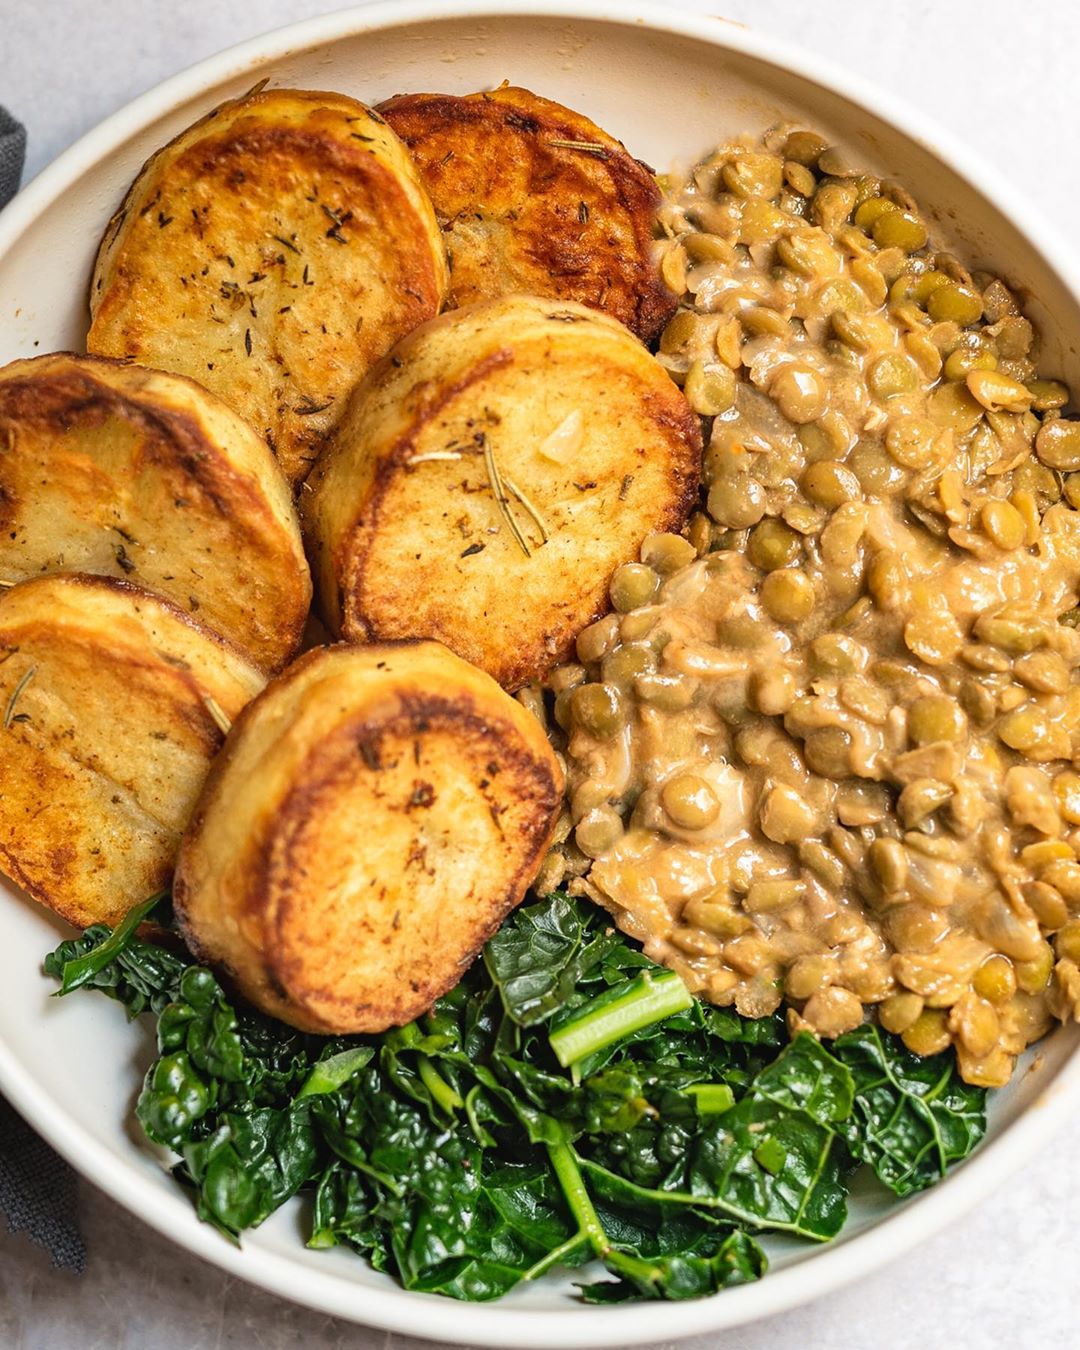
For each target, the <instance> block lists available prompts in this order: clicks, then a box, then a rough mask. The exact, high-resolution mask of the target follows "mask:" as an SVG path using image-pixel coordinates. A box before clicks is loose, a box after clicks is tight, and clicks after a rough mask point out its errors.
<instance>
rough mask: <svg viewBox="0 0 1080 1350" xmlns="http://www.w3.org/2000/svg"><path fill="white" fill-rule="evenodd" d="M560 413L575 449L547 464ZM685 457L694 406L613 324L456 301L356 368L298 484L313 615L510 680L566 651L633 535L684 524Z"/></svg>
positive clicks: (693, 443) (593, 612) (580, 311)
mask: <svg viewBox="0 0 1080 1350" xmlns="http://www.w3.org/2000/svg"><path fill="white" fill-rule="evenodd" d="M568 418H570V419H575V418H580V421H581V435H580V444H579V445H577V446H576V447H573V448H572V453H571V454H570V456H569V458H568V459H567V460H566V462H563V463H559V462H552V460H551V459H550V458H548V457H546V456H545V454H544V452H543V450H542V448H541V447H542V446H543V445H544V444H545V441H546V438H547V437H548V436H550V435H551V434H552V433H553V432H555V431H557V429H558V428H559V427H560V426H563V425H565V424H566V420H567V419H568ZM485 445H487V446H489V447H490V450H491V452H492V454H493V455H494V456H495V458H496V460H497V464H498V466H499V467H500V469H501V472H502V474H503V475H504V476H505V478H506V480H507V481H508V482H509V483H511V484H512V485H513V487H514V488H517V489H520V490H521V492H523V493H524V494H525V496H526V497H527V498H528V499H529V501H530V502H531V503H532V504H533V506H534V507H536V508H537V510H538V512H539V514H540V516H541V518H542V519H543V520H544V522H545V527H546V528H547V530H548V532H549V536H550V537H549V539H548V540H547V542H543V541H542V539H541V537H540V535H539V531H538V527H537V526H536V524H535V522H533V521H532V520H531V518H530V516H529V514H528V513H527V512H526V510H525V509H524V507H523V506H522V505H521V503H520V502H519V501H518V500H517V499H516V498H511V497H509V495H508V501H507V510H508V511H510V512H512V513H513V515H514V519H515V520H516V521H517V522H518V524H519V527H520V528H521V529H522V530H523V531H524V532H525V535H526V536H527V543H528V546H529V548H530V555H529V556H528V557H526V556H525V553H524V551H523V550H522V548H521V546H520V544H519V543H518V542H517V541H516V540H515V539H514V537H513V535H512V533H511V531H510V529H509V527H508V525H507V523H506V519H505V516H504V514H503V512H502V510H501V509H500V507H499V504H498V502H497V500H496V497H495V494H494V491H493V489H492V483H491V478H490V472H489V470H488V466H487V461H486V458H485V454H484V453H483V448H484V446H485ZM455 456H456V457H455ZM700 468H701V429H700V423H699V420H698V418H697V416H696V415H695V414H694V413H693V412H692V411H691V409H690V408H689V406H688V405H687V403H686V400H685V399H684V398H683V395H682V393H681V391H680V390H679V389H678V388H677V387H676V386H675V384H674V383H673V382H672V381H671V379H670V377H669V376H668V374H667V373H666V371H664V370H663V369H662V368H661V367H660V366H659V364H658V363H657V362H656V361H655V360H654V359H653V358H652V357H651V356H650V355H649V353H648V352H647V351H646V350H645V348H644V347H642V345H641V344H640V343H639V342H638V341H637V340H636V339H635V338H634V337H633V336H632V335H631V334H630V333H629V332H628V331H627V330H626V329H625V328H624V327H623V326H622V325H621V324H619V323H617V322H616V321H615V320H614V319H611V318H609V317H608V316H607V315H604V314H598V313H596V312H594V311H591V310H588V309H586V308H585V307H583V306H581V305H573V304H568V303H565V302H559V301H554V300H542V299H537V298H535V297H527V296H512V297H507V298H504V299H500V300H493V301H487V302H485V303H483V304H478V305H473V306H470V307H469V308H468V309H461V310H453V311H451V312H449V313H447V314H444V315H442V316H441V317H440V318H438V319H435V320H433V321H431V322H430V323H428V324H425V325H424V326H423V327H422V328H420V329H417V330H416V331H415V332H414V333H412V334H410V335H409V337H407V338H406V339H405V340H404V341H403V342H401V343H399V344H398V346H397V347H396V348H395V349H394V352H393V353H392V356H391V358H390V359H388V360H386V361H384V362H383V363H381V364H380V365H379V366H378V367H377V368H376V369H375V370H374V371H372V373H371V375H370V376H369V377H368V379H367V380H366V381H365V382H364V383H363V384H362V385H361V386H360V388H359V389H358V390H357V391H356V394H355V395H354V397H353V400H352V402H351V404H350V407H349V410H348V412H347V413H346V415H345V418H344V419H343V421H342V424H341V426H340V427H339V428H338V432H337V435H336V436H335V438H334V441H333V443H332V444H331V445H330V447H328V450H327V452H326V455H325V456H324V458H323V461H322V462H321V463H320V465H319V467H318V469H317V471H316V473H315V474H314V475H313V477H312V478H311V479H310V480H309V482H308V483H307V484H306V485H305V487H306V490H305V491H304V493H302V494H301V511H302V515H303V520H304V531H305V537H306V539H307V543H308V549H309V556H310V558H311V561H312V568H313V571H314V573H315V579H316V590H317V595H318V603H319V605H320V608H321V610H322V613H323V617H324V618H325V619H326V622H327V624H328V626H329V627H330V628H331V630H332V631H334V632H335V633H337V634H338V635H339V636H342V637H344V638H346V639H348V640H350V641H357V642H360V641H368V640H371V639H384V638H402V637H427V638H434V639H437V640H438V641H441V642H444V643H445V644H446V645H447V646H448V647H450V648H451V649H452V650H453V651H455V652H457V653H458V655H459V656H463V657H465V658H466V660H469V661H472V662H474V663H475V664H476V665H478V666H480V667H481V668H482V669H484V670H486V671H487V672H488V673H489V674H490V675H492V676H494V678H495V679H496V680H498V682H499V683H500V684H501V685H503V686H504V687H505V688H508V689H512V688H517V687H518V686H520V685H522V684H524V683H525V682H527V681H528V680H530V679H534V678H537V677H539V676H541V675H543V674H544V672H545V671H547V670H548V669H550V668H551V667H552V666H553V665H555V664H556V662H558V661H560V660H562V659H564V658H565V657H567V656H568V655H569V653H570V651H571V649H572V647H573V644H574V641H575V639H576V637H577V634H578V633H579V632H580V631H581V629H582V628H584V627H585V625H586V624H588V623H589V622H591V620H593V619H594V618H596V617H597V616H598V615H600V614H602V613H604V612H605V611H606V609H607V605H608V583H609V580H610V577H611V574H612V572H613V571H614V569H615V568H616V567H617V566H618V565H619V564H620V563H623V562H626V561H627V560H629V559H630V558H632V557H634V556H635V555H636V553H637V550H638V548H639V547H640V545H641V542H642V540H643V539H644V538H645V536H646V535H648V534H650V533H652V532H653V531H656V530H668V529H676V530H677V529H679V528H680V527H681V525H682V523H683V521H684V519H685V517H686V515H687V513H688V511H689V510H690V508H691V506H692V505H693V503H694V501H695V500H696V496H697V489H698V482H699V477H700ZM508 494H509V490H508ZM529 541H531V543H529Z"/></svg>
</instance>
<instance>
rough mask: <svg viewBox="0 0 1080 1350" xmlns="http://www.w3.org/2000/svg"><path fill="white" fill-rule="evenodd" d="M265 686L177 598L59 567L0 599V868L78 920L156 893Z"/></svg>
mask: <svg viewBox="0 0 1080 1350" xmlns="http://www.w3.org/2000/svg"><path fill="white" fill-rule="evenodd" d="M262 685H263V677H262V676H261V674H260V673H259V671H258V670H256V669H255V667H254V666H252V665H251V664H250V663H249V662H248V660H247V659H246V658H245V657H244V656H243V655H242V654H241V653H240V652H239V651H238V650H237V649H236V648H234V647H232V646H231V645H230V644H229V643H227V642H225V641H224V640H223V639H222V638H220V637H218V636H217V635H216V634H214V633H211V632H209V631H208V630H207V629H204V628H202V627H200V626H199V625H198V624H197V623H196V622H195V621H194V620H193V619H191V618H190V617H189V616H188V615H186V614H184V613H183V612H182V611H181V610H180V609H178V608H177V607H176V606H175V605H173V604H171V603H170V602H169V601H168V600H165V599H163V598H162V597H160V596H156V595H153V594H151V593H150V592H149V591H144V590H142V589H141V588H140V587H137V586H133V585H131V584H130V583H128V582H124V581H115V580H113V579H111V578H105V577H89V576H79V575H74V574H71V573H63V574H58V575H56V576H48V577H41V578H40V579H38V580H36V581H26V582H23V583H22V584H21V585H19V586H14V587H12V588H11V589H10V590H4V591H0V709H2V710H3V713H2V719H0V871H2V872H3V873H4V874H5V875H6V876H8V877H10V878H11V879H12V880H13V881H15V882H16V883H18V884H19V885H20V886H22V887H24V888H25V889H26V890H27V891H29V893H30V894H31V895H32V896H33V897H34V898H35V899H36V900H39V901H41V903H42V904H44V905H47V906H49V908H50V909H53V910H55V911H56V912H57V913H58V914H60V915H62V916H63V917H64V918H65V919H68V920H70V922H72V923H74V924H78V925H79V927H85V926H86V925H88V924H93V923H108V924H114V923H116V922H118V921H119V920H120V919H121V918H122V917H123V916H124V914H125V913H126V912H127V911H128V910H129V909H130V908H131V907H132V906H133V905H135V904H137V903H139V902H141V901H142V900H144V899H145V898H146V897H147V896H148V895H150V894H152V893H153V892H155V891H158V890H160V889H161V888H162V887H164V886H167V885H168V882H169V876H170V874H171V872H172V869H173V862H174V860H175V857H176V850H177V847H178V845H179V843H180V834H181V832H182V830H183V829H184V827H185V825H186V824H187V821H188V816H189V815H190V813H191V809H192V807H193V806H194V804H195V799H196V797H197V796H198V793H199V790H200V789H201V787H202V784H203V779H204V777H205V776H206V771H207V768H208V767H209V764H210V760H211V758H212V757H213V756H214V755H215V754H216V753H217V750H218V747H219V746H220V745H221V742H222V739H223V736H224V728H225V727H226V726H227V725H228V724H229V722H231V721H232V719H233V718H235V717H236V716H237V715H238V714H239V712H240V710H241V708H242V707H243V706H244V704H245V703H247V701H248V700H249V699H250V698H252V697H253V696H254V695H255V694H257V693H258V691H259V690H260V689H261V688H262Z"/></svg>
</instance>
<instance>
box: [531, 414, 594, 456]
mask: <svg viewBox="0 0 1080 1350" xmlns="http://www.w3.org/2000/svg"><path fill="white" fill-rule="evenodd" d="M584 439H585V423H584V420H583V418H582V416H581V412H580V410H579V409H577V408H575V409H574V411H573V412H572V413H571V414H570V416H569V417H566V418H564V419H563V420H562V421H561V422H560V423H559V425H558V426H557V427H556V428H555V430H554V431H553V432H552V433H551V435H550V436H545V437H544V439H543V440H542V441H541V442H540V453H541V454H542V455H543V456H544V458H545V459H550V460H551V461H552V463H554V464H565V463H567V461H568V460H570V459H572V458H573V456H574V455H576V454H577V452H578V451H579V450H580V449H581V444H582V441H583V440H584Z"/></svg>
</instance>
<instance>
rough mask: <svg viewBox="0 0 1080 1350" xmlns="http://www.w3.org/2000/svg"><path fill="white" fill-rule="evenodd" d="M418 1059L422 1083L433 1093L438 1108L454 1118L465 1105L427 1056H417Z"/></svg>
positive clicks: (433, 1099) (432, 1097) (432, 1096)
mask: <svg viewBox="0 0 1080 1350" xmlns="http://www.w3.org/2000/svg"><path fill="white" fill-rule="evenodd" d="M416 1059H417V1070H418V1072H419V1074H420V1081H421V1083H423V1085H424V1086H425V1087H426V1088H427V1090H428V1091H429V1092H430V1093H431V1099H432V1101H433V1102H434V1103H435V1104H436V1106H439V1107H441V1108H442V1109H443V1111H445V1112H446V1114H447V1115H448V1116H452V1115H453V1114H454V1112H455V1111H457V1110H458V1109H459V1107H462V1106H464V1105H465V1103H464V1102H463V1101H462V1100H461V1097H460V1096H459V1094H458V1093H457V1092H455V1091H454V1089H453V1088H452V1087H451V1086H450V1084H449V1083H448V1082H447V1081H446V1079H445V1078H443V1077H442V1076H441V1075H440V1074H439V1073H438V1071H437V1070H436V1068H435V1065H434V1064H432V1062H431V1060H430V1059H428V1057H427V1055H417V1057H416Z"/></svg>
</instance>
